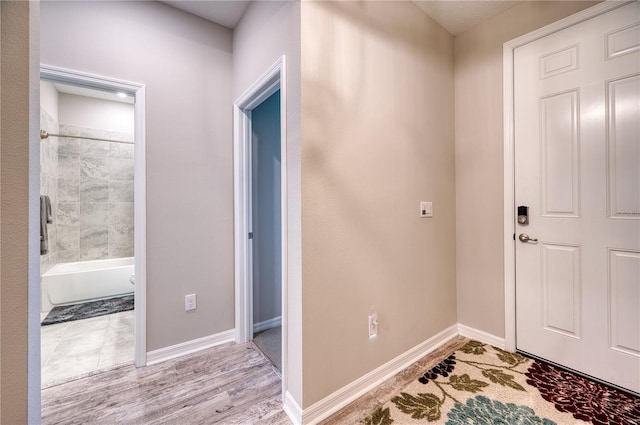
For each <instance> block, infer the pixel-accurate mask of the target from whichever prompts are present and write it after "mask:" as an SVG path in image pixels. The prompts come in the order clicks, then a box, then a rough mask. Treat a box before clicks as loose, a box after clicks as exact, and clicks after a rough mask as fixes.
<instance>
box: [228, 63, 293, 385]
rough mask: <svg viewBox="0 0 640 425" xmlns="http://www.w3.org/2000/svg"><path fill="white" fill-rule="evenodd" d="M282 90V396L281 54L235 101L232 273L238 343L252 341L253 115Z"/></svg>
mask: <svg viewBox="0 0 640 425" xmlns="http://www.w3.org/2000/svg"><path fill="white" fill-rule="evenodd" d="M277 90H280V180H281V183H280V186H281V187H280V189H281V192H280V193H281V194H280V207H281V208H280V210H281V213H280V220H281V234H280V237H281V250H282V252H281V254H282V260H281V267H282V273H281V275H282V278H281V288H282V301H281V308H282V389H283V391H282V395H283V397H284V395H285V394H286V389H287V385H286V383H287V380H286V378H287V376H288V373H287V343H288V338H287V335H288V326H287V324H288V322H287V316H288V314H287V312H288V311H287V300H288V291H287V282H288V279H287V270H288V269H287V251H288V250H287V242H288V229H287V223H288V220H287V211H288V209H287V205H288V203H287V91H286V58H285V56H281V57H280V58H278V60H276V62H275V63H274V64H273V65H271V67H269V69H267V70H266V71H265V72H264V73H263V74H262V75H261V76H260V77H259V78H258V79H257V80H256V81H255V82H254V83H253V84H252V85H251V86H250V87H249V88H248V89H247V90H246V91H245V92H244V93H243V94H242V95H241V96H240V97H239V98H238V99H237V100H236V101H235V103H234V105H233V117H234V134H233V161H234V211H233V213H234V226H233V227H234V229H233V230H234V242H235V244H234V245H235V253H234V254H235V255H234V271H235V340H236V342H237V343H245V342H248V341H251V339H252V337H253V277H252V255H251V242H250V240H249V238H248V234H249V231H250V228H249V225H250V223H251V112H252V110H253V109H254V108H256V107H257V106H258V105H260V104H261V103H262V102H263V101H265V100H266V99H267V98H268V97H269V96H271V95H272V94H273V93H275V92H276V91H277Z"/></svg>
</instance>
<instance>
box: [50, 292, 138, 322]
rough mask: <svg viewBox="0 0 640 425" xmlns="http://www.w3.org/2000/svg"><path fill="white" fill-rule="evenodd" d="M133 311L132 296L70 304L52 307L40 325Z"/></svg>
mask: <svg viewBox="0 0 640 425" xmlns="http://www.w3.org/2000/svg"><path fill="white" fill-rule="evenodd" d="M129 310H133V295H125V296H124V297H117V298H109V299H106V300H99V301H90V302H87V303H81V304H72V305H64V306H58V307H54V308H53V309H52V310H51V311H50V312H49V314H47V317H45V318H44V320H43V321H42V323H41V325H42V326H46V325H53V324H55V323H63V322H71V321H74V320H82V319H89V318H91V317H98V316H105V315H107V314H113V313H120V312H121V311H129Z"/></svg>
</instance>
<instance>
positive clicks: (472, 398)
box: [360, 341, 640, 425]
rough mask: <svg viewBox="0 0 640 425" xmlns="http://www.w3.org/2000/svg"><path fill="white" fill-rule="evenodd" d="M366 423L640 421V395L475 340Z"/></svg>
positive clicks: (618, 424)
mask: <svg viewBox="0 0 640 425" xmlns="http://www.w3.org/2000/svg"><path fill="white" fill-rule="evenodd" d="M360 424H364V425H390V424H396V425H400V424H446V425H472V424H477V425H554V424H557V425H568V424H571V425H579V424H593V425H640V398H638V397H633V396H632V395H629V394H627V393H624V392H622V391H618V390H615V389H612V388H610V387H607V386H604V385H601V384H598V383H596V382H593V381H590V380H588V379H585V378H582V377H580V376H577V375H574V374H572V373H569V372H566V371H564V370H562V369H558V368H556V367H553V366H550V365H548V364H547V363H542V362H539V361H535V360H531V359H529V358H526V357H523V356H521V355H519V354H514V353H509V352H507V351H503V350H501V349H499V348H496V347H492V346H490V345H485V344H482V343H480V342H477V341H469V342H468V343H467V344H466V345H464V346H463V347H462V348H461V349H459V350H458V351H456V352H455V353H454V354H452V355H451V356H449V357H448V358H446V359H445V360H444V361H442V362H441V363H439V364H438V365H436V366H435V367H434V368H433V369H431V370H428V371H426V372H425V374H424V375H423V376H422V377H420V378H419V379H418V380H417V381H414V382H413V383H411V384H409V385H408V386H407V387H405V388H404V389H403V390H402V391H401V392H400V394H398V395H396V396H394V397H393V398H392V399H391V401H390V402H388V403H386V404H385V405H383V406H382V407H380V408H378V409H377V410H376V411H374V412H372V413H371V414H370V415H369V416H367V417H366V418H365V419H364V420H363V421H361V422H360Z"/></svg>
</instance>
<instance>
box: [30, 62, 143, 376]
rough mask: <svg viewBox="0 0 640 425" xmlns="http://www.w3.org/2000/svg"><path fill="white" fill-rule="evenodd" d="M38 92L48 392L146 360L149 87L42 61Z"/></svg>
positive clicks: (44, 370)
mask: <svg viewBox="0 0 640 425" xmlns="http://www.w3.org/2000/svg"><path fill="white" fill-rule="evenodd" d="M40 94H41V97H40V99H41V102H40V124H41V135H40V137H41V145H40V194H41V196H40V203H41V208H40V210H41V225H40V242H41V243H40V252H41V256H40V259H41V309H40V318H41V345H40V350H41V351H40V353H41V384H42V385H41V386H42V388H47V387H50V386H53V385H57V384H60V383H63V382H67V381H70V380H73V379H76V378H78V377H83V376H87V375H90V374H94V373H98V372H101V371H106V370H110V369H113V368H116V367H119V366H121V365H128V364H132V363H134V362H135V364H136V365H138V366H142V365H144V363H145V360H146V359H145V343H144V333H143V332H144V329H143V325H144V321H143V320H139V318H140V317H144V316H143V314H144V304H145V303H144V275H145V273H144V271H145V266H144V264H145V262H144V238H143V237H142V235H144V231H145V226H144V219H143V218H144V214H143V212H144V203H145V202H144V200H145V197H144V146H143V143H144V132H143V131H142V130H143V128H144V127H143V125H142V124H143V123H142V122H140V121H141V117H143V114H142V112H143V107H144V88H143V87H142V86H140V85H134V84H131V83H123V82H120V81H115V80H109V79H105V78H101V77H96V76H88V75H81V74H78V73H75V72H71V71H67V70H60V69H56V68H52V67H47V66H43V67H42V68H41V82H40ZM139 180H141V181H139ZM141 242H142V243H141Z"/></svg>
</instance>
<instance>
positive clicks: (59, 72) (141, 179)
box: [40, 65, 147, 367]
mask: <svg viewBox="0 0 640 425" xmlns="http://www.w3.org/2000/svg"><path fill="white" fill-rule="evenodd" d="M40 78H44V79H46V80H51V81H56V82H61V83H66V84H72V85H81V86H85V87H91V88H97V89H102V90H109V91H121V92H124V93H127V94H128V95H131V96H134V98H135V104H134V116H135V119H134V121H135V130H134V198H135V203H134V241H135V243H134V257H135V260H134V261H135V273H136V284H135V289H134V294H135V354H134V358H135V360H134V361H135V365H136V366H138V367H141V366H144V365H145V363H146V351H147V349H146V347H147V326H146V325H147V320H146V317H147V316H146V312H147V273H146V272H147V247H146V241H147V224H146V217H147V213H146V209H147V197H146V187H147V185H146V176H147V172H146V163H147V160H146V133H145V128H146V123H145V116H146V112H145V110H146V109H145V108H146V100H145V94H146V92H145V86H144V84H140V83H134V82H130V81H124V80H118V79H115V78H110V77H104V76H101V75H96V74H88V73H84V72H78V71H73V70H70V69H64V68H58V67H54V66H50V65H40Z"/></svg>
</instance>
